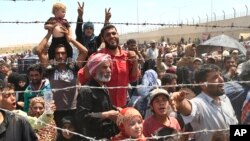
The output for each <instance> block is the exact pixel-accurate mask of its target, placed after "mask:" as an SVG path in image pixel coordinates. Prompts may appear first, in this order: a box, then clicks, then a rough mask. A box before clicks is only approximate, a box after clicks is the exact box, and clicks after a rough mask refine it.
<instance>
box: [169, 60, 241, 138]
mask: <svg viewBox="0 0 250 141" xmlns="http://www.w3.org/2000/svg"><path fill="white" fill-rule="evenodd" d="M195 81H196V83H198V84H201V85H200V89H201V91H202V92H201V93H200V94H199V95H198V96H196V97H195V98H193V99H191V100H187V99H186V98H185V95H186V94H187V92H185V91H180V92H174V93H173V94H172V96H171V105H172V106H173V108H174V109H175V110H177V111H179V112H180V113H181V114H182V117H183V120H184V122H185V123H186V124H187V123H190V124H191V125H192V127H193V130H194V131H201V130H204V129H207V130H218V129H229V125H232V124H238V120H237V118H236V116H235V112H234V110H233V107H232V104H231V102H230V100H229V98H228V97H227V96H226V95H225V94H224V88H223V86H224V84H223V83H224V80H223V77H222V75H221V72H220V69H219V67H218V66H216V65H214V64H205V65H203V66H202V67H201V68H200V69H199V70H198V71H197V72H196V73H195ZM212 136H213V132H210V131H208V132H205V133H204V132H199V133H195V134H194V138H195V140H196V141H205V140H206V141H210V140H211V138H212Z"/></svg>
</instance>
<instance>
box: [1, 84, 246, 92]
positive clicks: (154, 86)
mask: <svg viewBox="0 0 250 141" xmlns="http://www.w3.org/2000/svg"><path fill="white" fill-rule="evenodd" d="M227 83H228V84H234V83H239V84H249V83H250V81H228V82H223V83H209V82H204V83H199V84H197V83H192V84H176V85H164V86H157V85H153V86H145V85H140V84H139V85H137V86H105V87H96V86H88V85H82V86H80V85H76V86H70V87H64V88H54V89H53V88H52V89H51V90H52V91H53V92H57V91H63V90H68V89H75V88H91V89H132V88H136V89H138V88H156V87H157V88H171V87H180V88H183V87H197V86H204V85H205V86H208V85H221V84H223V85H224V84H227ZM41 91H42V90H29V91H27V90H26V91H15V92H16V93H24V92H27V93H28V92H34V93H37V92H41ZM4 92H8V91H2V93H4Z"/></svg>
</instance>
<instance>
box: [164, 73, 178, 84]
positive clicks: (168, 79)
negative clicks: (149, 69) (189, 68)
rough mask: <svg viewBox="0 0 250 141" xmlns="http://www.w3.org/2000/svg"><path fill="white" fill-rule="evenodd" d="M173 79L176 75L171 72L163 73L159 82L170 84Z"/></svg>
mask: <svg viewBox="0 0 250 141" xmlns="http://www.w3.org/2000/svg"><path fill="white" fill-rule="evenodd" d="M173 79H177V75H176V74H173V73H165V74H164V75H163V76H162V78H161V84H162V85H166V84H167V83H168V84H170V83H171V82H172V80H173Z"/></svg>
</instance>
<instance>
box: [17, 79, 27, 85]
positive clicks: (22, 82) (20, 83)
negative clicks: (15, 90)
mask: <svg viewBox="0 0 250 141" xmlns="http://www.w3.org/2000/svg"><path fill="white" fill-rule="evenodd" d="M25 84H26V82H25V81H22V80H20V81H19V82H18V85H19V87H24V86H25Z"/></svg>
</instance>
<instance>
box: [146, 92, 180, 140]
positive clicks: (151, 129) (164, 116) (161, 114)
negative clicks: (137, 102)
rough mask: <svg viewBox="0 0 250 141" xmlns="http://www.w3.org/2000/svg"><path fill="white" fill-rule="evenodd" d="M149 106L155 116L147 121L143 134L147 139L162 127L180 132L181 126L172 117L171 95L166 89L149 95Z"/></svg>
mask: <svg viewBox="0 0 250 141" xmlns="http://www.w3.org/2000/svg"><path fill="white" fill-rule="evenodd" d="M149 104H150V108H151V110H152V112H153V115H152V116H150V117H148V118H147V119H145V121H144V124H143V127H144V128H143V133H144V135H145V137H151V136H152V135H154V134H155V133H156V131H157V130H158V129H159V128H161V127H172V128H174V129H176V130H177V131H180V130H181V128H180V125H179V123H178V121H177V119H176V118H174V117H170V116H169V112H170V108H171V107H170V104H169V94H168V92H167V91H166V90H164V89H159V88H156V89H154V90H152V91H151V92H150V93H149Z"/></svg>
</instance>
